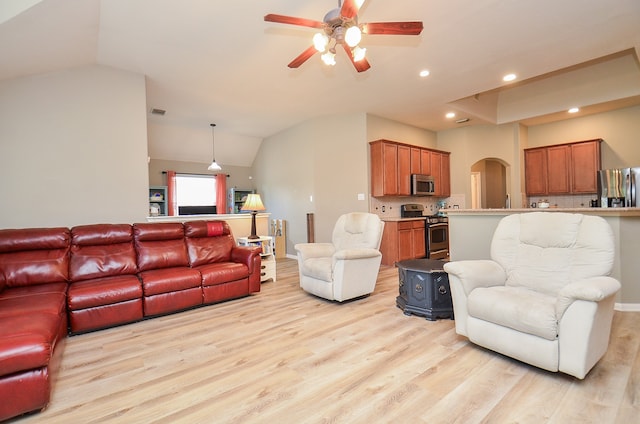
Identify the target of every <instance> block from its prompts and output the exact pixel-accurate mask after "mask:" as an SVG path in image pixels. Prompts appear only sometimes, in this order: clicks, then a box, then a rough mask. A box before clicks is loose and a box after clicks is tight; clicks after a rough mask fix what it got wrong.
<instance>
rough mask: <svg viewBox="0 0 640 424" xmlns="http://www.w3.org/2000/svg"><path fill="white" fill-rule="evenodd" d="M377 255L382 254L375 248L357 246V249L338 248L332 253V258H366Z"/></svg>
mask: <svg viewBox="0 0 640 424" xmlns="http://www.w3.org/2000/svg"><path fill="white" fill-rule="evenodd" d="M377 256H382V253H380V251H379V250H377V249H370V248H364V247H363V248H358V249H344V250H338V251H337V252H335V253H334V254H333V259H334V260H338V259H342V260H344V259H366V258H375V257H377Z"/></svg>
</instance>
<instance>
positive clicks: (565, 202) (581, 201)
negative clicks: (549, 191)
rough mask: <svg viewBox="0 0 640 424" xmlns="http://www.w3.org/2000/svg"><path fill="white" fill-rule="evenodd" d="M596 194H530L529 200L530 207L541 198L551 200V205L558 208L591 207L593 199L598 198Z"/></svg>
mask: <svg viewBox="0 0 640 424" xmlns="http://www.w3.org/2000/svg"><path fill="white" fill-rule="evenodd" d="M596 198H597V196H596V195H595V194H585V195H571V196H530V197H529V198H528V201H527V205H528V207H531V204H532V203H537V202H539V201H540V200H543V201H544V200H547V201H549V206H551V207H557V208H588V207H590V206H591V205H590V203H591V200H593V199H596Z"/></svg>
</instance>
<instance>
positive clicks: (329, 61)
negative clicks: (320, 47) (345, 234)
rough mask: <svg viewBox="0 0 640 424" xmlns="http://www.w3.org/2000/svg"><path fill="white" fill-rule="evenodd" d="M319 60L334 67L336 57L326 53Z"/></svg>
mask: <svg viewBox="0 0 640 424" xmlns="http://www.w3.org/2000/svg"><path fill="white" fill-rule="evenodd" d="M321 58H322V61H323V62H324V64H325V65H329V66H334V65H335V64H336V55H335V54H333V53H331V52H326V53H325V54H323V55H322V56H321Z"/></svg>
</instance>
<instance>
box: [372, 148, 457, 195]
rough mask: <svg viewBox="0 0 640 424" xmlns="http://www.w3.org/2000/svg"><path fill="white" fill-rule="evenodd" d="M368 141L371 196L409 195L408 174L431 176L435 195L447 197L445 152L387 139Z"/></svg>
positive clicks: (448, 176) (448, 183) (447, 169)
mask: <svg viewBox="0 0 640 424" xmlns="http://www.w3.org/2000/svg"><path fill="white" fill-rule="evenodd" d="M369 144H370V151H371V195H372V196H373V197H382V196H410V195H411V174H425V175H431V176H433V178H434V181H435V185H436V196H438V197H448V196H449V195H450V194H451V187H450V186H451V183H450V181H451V179H450V175H449V172H450V170H449V153H448V152H442V151H438V150H431V149H424V148H421V147H417V146H411V145H408V144H403V143H398V142H395V141H389V140H376V141H372V142H371V143H369Z"/></svg>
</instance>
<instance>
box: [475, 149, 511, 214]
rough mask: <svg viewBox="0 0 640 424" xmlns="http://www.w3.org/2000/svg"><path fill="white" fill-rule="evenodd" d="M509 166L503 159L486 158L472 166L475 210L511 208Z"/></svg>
mask: <svg viewBox="0 0 640 424" xmlns="http://www.w3.org/2000/svg"><path fill="white" fill-rule="evenodd" d="M508 173H509V164H507V163H505V162H504V161H502V160H501V159H495V158H485V159H481V160H479V161H478V162H476V163H474V164H473V165H471V199H472V208H474V209H500V208H509V207H511V201H510V199H509V191H510V190H509V187H508V185H509V178H507V175H508Z"/></svg>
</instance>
